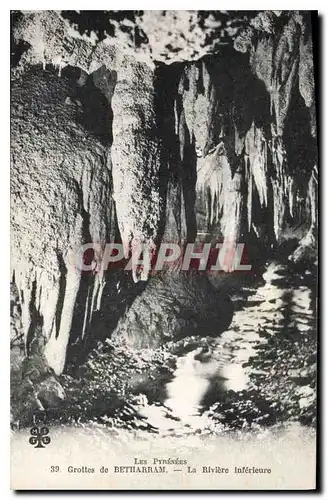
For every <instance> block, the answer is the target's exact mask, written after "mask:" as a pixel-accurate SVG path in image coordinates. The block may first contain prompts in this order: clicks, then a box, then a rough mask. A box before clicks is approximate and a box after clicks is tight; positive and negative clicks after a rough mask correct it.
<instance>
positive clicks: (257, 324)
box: [142, 263, 316, 430]
mask: <svg viewBox="0 0 328 500" xmlns="http://www.w3.org/2000/svg"><path fill="white" fill-rule="evenodd" d="M313 279H314V278H313V275H312V276H311V275H309V274H305V275H304V276H301V275H297V274H295V273H293V272H291V271H290V270H288V268H287V267H286V266H284V265H282V264H278V263H270V264H269V265H268V266H267V269H266V271H265V273H264V274H263V276H262V280H261V282H259V283H256V284H254V285H252V286H250V285H249V284H248V286H245V287H242V288H241V289H240V290H239V291H238V293H236V294H235V295H234V296H233V297H232V299H233V301H234V303H235V314H234V318H233V322H232V324H231V326H230V328H229V330H227V331H226V332H224V333H223V334H222V335H221V337H219V338H218V339H213V338H211V339H207V341H206V342H204V339H201V340H200V341H199V344H200V345H199V346H197V345H196V346H195V348H194V349H193V350H191V351H189V352H187V354H184V355H182V356H181V357H180V358H179V359H178V361H177V367H176V370H175V372H174V374H173V379H172V380H170V381H169V382H168V383H167V384H166V394H167V399H166V400H165V401H164V405H162V406H160V405H155V406H153V405H149V406H147V407H145V408H143V410H142V412H143V415H144V416H145V417H147V419H148V420H149V421H150V422H151V423H152V425H154V426H156V427H158V428H159V429H160V430H164V429H169V428H170V429H174V428H175V429H177V428H178V427H181V426H188V427H190V428H193V429H195V428H198V429H204V428H205V427H208V426H209V425H210V424H209V420H208V417H209V413H208V412H206V410H207V409H208V408H209V407H210V405H213V403H215V402H219V404H218V405H217V408H218V411H219V410H220V408H222V411H223V413H225V415H224V419H225V422H228V423H229V418H227V413H229V412H232V411H233V410H232V409H231V408H233V405H235V406H236V408H237V410H235V411H236V412H237V413H239V414H242V413H243V412H244V414H245V415H246V416H245V421H247V418H248V420H252V419H253V418H254V420H256V418H257V419H258V420H259V421H260V418H261V415H263V416H264V417H265V419H266V421H270V422H274V421H276V418H277V417H276V415H277V414H278V410H277V408H278V407H280V406H281V405H280V402H281V401H280V400H279V397H280V396H279V391H281V400H283V398H287V399H288V398H289V396H288V391H289V385H290V384H292V383H294V382H295V380H296V381H297V384H299V385H297V386H296V387H297V389H296V390H295V387H294V386H293V387H294V389H293V390H294V392H293V394H296V395H297V394H298V396H299V397H298V401H297V402H295V405H296V406H295V408H296V410H295V411H294V413H295V412H296V413H297V411H298V408H299V409H302V405H303V407H304V404H305V405H306V404H308V401H310V400H305V403H304V397H310V398H311V397H312V399H313V398H314V397H315V394H314V387H313V383H312V382H313V377H312V378H311V377H310V378H309V374H308V371H309V369H310V368H311V366H310V362H309V360H308V359H305V358H308V357H309V356H310V354H313V352H315V330H316V319H315V297H314V296H315V293H314V290H313ZM307 344H311V345H312V347H311V346H310V347H311V348H310V350H307V347H306V345H307ZM313 344H314V347H313ZM304 346H305V347H304ZM311 349H312V351H311ZM309 353H310V354H309ZM312 357H313V356H312ZM310 361H311V360H310ZM313 362H314V363H315V359H314V360H313V359H312V363H313ZM309 367H310V368H309ZM311 369H312V371H313V368H311ZM304 370H305V371H304ZM306 370H307V371H306ZM304 373H305V375H306V376H305V382H304ZM293 377H294V378H293ZM302 377H303V378H302ZM307 377H308V378H307ZM299 380H301V382H299ZM311 384H312V386H311ZM254 391H256V394H255V396H252V397H253V398H254V399H255V401H256V405H255V406H256V407H255V406H254V405H253V406H254V408H252V411H250V410H249V408H250V407H251V406H252V404H253V403H250V402H249V401H247V398H250V397H251V395H252V394H253V393H254ZM270 391H271V392H272V393H273V396H272V395H270V394H269V393H270ZM297 391H298V392H297ZM304 394H305V396H304ZM261 398H262V399H263V401H258V400H259V399H261ZM275 398H276V399H275ZM311 401H312V400H311ZM230 402H231V403H232V406H231V408H230ZM241 402H242V403H243V404H242V405H241ZM238 405H239V407H238ZM297 405H298V406H297ZM287 406H288V405H287ZM287 406H286V407H287ZM245 407H246V409H245ZM238 408H239V409H238ZM286 411H287V410H286ZM288 411H289V410H288ZM168 412H169V415H170V419H169V421H168V418H167V417H168ZM292 414H293V411H292V410H291V411H290V415H292ZM258 415H259V416H258ZM288 415H289V414H288ZM239 416H240V415H237V417H236V416H234V417H233V418H234V420H236V418H237V419H238V418H239ZM288 418H289V417H288ZM265 419H264V421H265ZM212 424H213V422H212Z"/></svg>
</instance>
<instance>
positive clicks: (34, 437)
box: [29, 427, 51, 448]
mask: <svg viewBox="0 0 328 500" xmlns="http://www.w3.org/2000/svg"><path fill="white" fill-rule="evenodd" d="M30 434H31V437H30V439H29V443H30V444H31V445H33V446H34V448H44V447H45V446H46V445H47V444H49V443H50V441H51V439H50V436H48V434H49V429H48V427H41V429H39V427H32V429H31V430H30Z"/></svg>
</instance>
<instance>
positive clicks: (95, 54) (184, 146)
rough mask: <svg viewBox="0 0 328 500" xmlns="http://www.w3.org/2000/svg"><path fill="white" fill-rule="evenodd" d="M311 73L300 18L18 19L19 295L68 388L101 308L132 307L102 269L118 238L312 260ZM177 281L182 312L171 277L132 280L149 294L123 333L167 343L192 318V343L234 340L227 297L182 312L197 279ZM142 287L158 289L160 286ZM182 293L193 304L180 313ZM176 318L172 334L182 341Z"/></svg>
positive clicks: (129, 243) (170, 14)
mask: <svg viewBox="0 0 328 500" xmlns="http://www.w3.org/2000/svg"><path fill="white" fill-rule="evenodd" d="M313 75H314V71H313V53H312V34H311V16H310V15H309V14H306V13H303V12H296V11H295V12H289V11H284V12H283V11H281V12H280V11H276V12H253V11H248V12H245V13H244V12H225V11H224V12H220V11H148V12H146V11H145V12H143V11H105V12H100V11H94V12H80V13H77V12H75V11H61V12H57V11H56V12H55V11H38V12H36V11H35V12H31V11H29V12H23V13H22V12H18V11H15V12H13V14H12V96H11V102H12V105H11V106H12V107H11V119H12V129H11V137H12V143H11V152H12V161H11V168H12V174H11V181H12V186H11V193H12V198H11V199H12V209H11V216H12V281H13V283H14V284H15V286H16V287H17V292H18V302H19V305H20V308H21V322H22V331H23V333H24V339H25V340H24V346H25V349H26V355H27V356H32V355H33V353H36V352H42V353H44V355H45V357H46V360H47V363H48V364H49V365H50V366H51V367H52V368H53V369H54V371H55V372H56V373H57V374H60V373H61V372H62V371H63V369H64V367H65V360H66V351H67V345H68V344H69V343H70V342H75V341H76V340H77V339H83V338H84V337H85V336H86V335H87V336H88V335H91V336H92V331H93V330H94V329H95V328H96V327H95V325H94V324H93V318H94V315H95V313H96V312H98V313H99V315H102V316H106V315H110V314H111V311H110V310H106V307H105V306H104V303H106V300H107V299H108V297H109V295H110V297H111V300H112V301H115V300H116V301H120V300H121V297H123V296H124V293H125V292H124V290H123V291H122V290H121V288H120V283H121V282H122V280H123V274H124V273H123V272H122V273H121V274H120V273H118V274H119V277H118V275H117V274H110V273H103V272H99V259H100V256H101V254H102V250H103V247H104V244H105V243H106V242H108V241H122V243H123V245H124V252H125V257H126V258H127V257H128V255H129V252H130V251H131V249H132V250H133V248H134V247H135V246H136V245H139V244H143V245H144V246H145V247H146V248H147V249H148V250H149V251H150V252H151V251H152V250H153V249H154V248H155V247H156V245H157V244H158V243H159V242H160V241H169V242H175V243H178V244H181V245H183V244H185V243H186V242H188V241H189V242H190V241H191V242H192V241H195V240H198V241H212V240H215V241H218V240H220V241H226V242H229V243H230V244H233V245H235V244H236V243H238V242H246V243H251V242H253V243H252V244H254V242H255V244H256V245H258V246H260V247H261V248H262V247H263V248H266V249H270V248H272V247H274V246H277V245H279V244H280V243H281V242H282V241H283V240H284V239H286V238H290V237H293V238H295V239H296V240H297V242H298V243H299V246H298V248H296V249H295V254H293V255H291V257H290V258H291V259H294V260H299V259H301V258H302V257H303V256H304V255H309V253H311V249H313V248H315V246H316V231H317V152H316V120H315V94H314V76H313ZM86 243H92V244H94V248H95V250H94V252H93V253H92V256H91V262H92V266H91V267H92V269H93V270H94V272H92V271H91V272H90V273H85V274H82V275H81V273H80V272H79V270H78V269H77V268H76V265H75V257H76V253H77V252H78V250H79V249H80V248H81V246H82V245H84V244H86ZM177 276H178V277H175V278H174V279H175V280H176V281H174V279H173V281H172V283H175V284H176V283H179V285H177V289H178V291H176V290H175V291H174V292H173V295H170V297H169V298H168V295H167V290H168V287H169V286H170V285H169V284H168V282H167V281H165V280H166V278H165V279H164V281H162V282H161V281H160V278H157V279H154V278H151V279H150V282H149V284H146V288H140V284H138V283H135V284H133V282H130V283H129V285H128V287H127V288H126V289H125V291H126V290H131V288H132V289H133V290H134V291H133V292H132V299H131V300H130V302H129V301H127V302H126V304H127V305H130V304H131V303H133V298H134V297H136V296H137V298H136V299H135V302H134V303H133V305H132V306H131V308H130V309H129V310H128V311H127V312H126V313H125V314H121V316H119V317H118V318H117V321H118V325H117V328H116V330H115V333H114V336H119V335H122V338H123V337H124V336H126V338H128V339H133V342H132V343H134V344H135V345H139V346H140V345H144V342H143V340H144V339H147V340H146V341H145V344H146V345H147V346H151V345H153V344H156V345H157V344H158V343H160V342H161V341H163V339H165V336H168V337H169V336H170V335H169V330H170V329H173V330H175V332H176V335H177V336H180V335H183V332H184V331H187V330H188V325H187V324H186V317H185V315H186V314H187V313H188V314H187V315H189V316H190V317H191V318H192V313H191V310H194V311H198V313H199V318H200V319H199V318H198V319H197V321H196V322H195V324H194V325H193V326H192V329H195V328H196V329H197V326H198V327H199V326H201V327H204V328H205V327H206V321H208V318H207V319H206V316H208V315H209V316H210V318H211V321H213V322H214V323H213V324H214V325H216V327H217V328H216V327H215V328H214V330H215V331H217V332H219V331H222V330H223V329H224V328H226V326H227V325H228V324H229V322H230V321H231V312H230V308H229V307H228V308H227V309H226V316H225V317H223V319H222V315H224V311H225V307H223V306H222V303H223V304H226V302H225V300H226V299H225V298H224V296H223V295H220V293H218V294H217V295H216V294H214V295H213V297H212V299H211V301H210V303H211V307H209V306H206V304H205V303H206V300H204V298H201V297H202V294H203V291H202V290H205V289H206V290H208V287H209V283H208V282H207V280H206V278H202V279H201V282H202V283H201V284H200V281H199V282H198V283H199V289H200V292H199V298H200V301H199V303H198V304H197V298H196V301H195V300H194V301H193V300H191V302H190V305H186V304H188V300H189V299H188V297H189V298H190V297H194V292H193V291H192V287H195V289H196V288H197V286H198V285H197V283H195V281H197V280H196V279H195V278H190V281H188V278H186V277H182V276H179V274H178V275H177ZM124 279H125V278H124ZM133 279H134V282H137V281H139V280H142V281H147V280H148V279H149V276H148V272H147V271H146V270H142V271H141V272H139V273H138V272H134V273H133ZM159 283H160V285H159ZM187 283H188V284H187ZM190 283H193V285H192V286H191V288H190ZM172 286H173V285H172ZM180 292H181V293H182V296H183V301H185V303H184V305H183V304H182V303H181V304H180V303H179V304H178V306H177V309H176V310H175V309H174V306H172V304H171V302H170V301H171V300H173V299H172V296H173V298H174V300H178V297H177V294H179V293H180ZM120 293H121V295H120ZM139 293H141V295H139V296H138V294H139ZM162 293H164V295H165V296H166V298H163V300H164V302H163V303H162V302H161V294H162ZM211 293H213V290H212V291H211V292H210V294H211ZM153 294H155V295H156V294H157V295H156V298H155V301H154V304H157V305H156V307H155V306H154V307H155V310H154V311H152V310H151V307H152V306H151V307H150V308H148V309H147V307H148V306H147V301H148V299H147V297H150V296H152V295H153ZM125 298H126V294H125ZM166 300H167V301H168V302H167V304H166V302H165V301H166ZM215 301H217V304H218V308H217V309H215ZM221 302H222V303H221ZM139 303H142V304H143V305H142V307H141V309H140V310H139V309H138V307H139V305H140V304H139ZM220 304H221V305H220ZM165 307H167V308H168V309H167V310H169V309H170V308H171V307H173V310H172V311H171V309H170V311H171V312H170V313H169V315H168V316H167V318H170V315H172V318H171V319H172V324H175V325H176V326H175V327H174V326H172V324H171V325H167V329H168V330H167V329H166V328H164V326H163V325H165V321H166V320H165V317H166V309H165ZM197 308H199V310H198V309H197ZM173 311H175V312H173ZM139 314H143V318H142V319H141V320H140V322H139V321H138V318H136V316H138V315H139ZM99 315H98V316H99ZM154 315H155V316H156V318H155V320H154V321H153V316H154ZM167 318H166V319H167ZM164 320H165V321H164ZM203 320H204V321H203ZM117 321H116V322H117ZM190 321H191V322H192V320H190ZM157 323H158V325H159V326H158V331H157V333H156V332H155V331H154V332H153V331H152V329H155V330H156V328H155V326H156V324H157ZM160 323H161V326H160ZM204 325H205V326H204ZM189 326H190V325H189ZM114 327H115V325H113V329H114ZM145 329H146V330H147V331H146V333H145ZM142 332H143V333H142ZM111 333H112V332H111V331H108V332H107V331H106V332H105V333H104V336H106V335H108V336H109V335H110V334H111ZM213 334H214V333H213Z"/></svg>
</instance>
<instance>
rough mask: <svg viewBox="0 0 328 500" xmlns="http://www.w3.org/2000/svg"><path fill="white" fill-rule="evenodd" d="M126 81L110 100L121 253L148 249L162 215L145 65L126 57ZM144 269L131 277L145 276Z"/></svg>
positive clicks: (158, 150) (158, 147)
mask: <svg viewBox="0 0 328 500" xmlns="http://www.w3.org/2000/svg"><path fill="white" fill-rule="evenodd" d="M126 64H127V65H128V64H129V71H127V70H126V79H125V80H120V79H119V80H118V82H117V84H116V88H115V91H114V95H113V99H112V108H113V114H114V117H113V145H112V149H111V159H112V164H113V190H114V194H113V197H114V200H115V206H116V213H117V220H118V226H119V230H120V233H121V238H122V243H123V247H124V252H125V256H126V257H128V255H129V251H130V250H131V249H132V252H133V251H135V249H137V248H138V246H140V245H143V247H144V248H145V250H146V251H148V252H152V251H153V250H154V249H155V243H156V240H157V239H158V235H159V229H160V225H161V221H162V218H163V215H164V214H163V210H164V206H165V205H164V193H163V189H162V186H161V175H162V171H163V168H164V165H163V161H162V154H163V152H162V142H161V139H160V137H159V136H158V135H157V132H156V116H155V110H154V106H155V92H154V75H153V73H152V72H151V71H150V70H149V68H147V67H146V66H145V65H140V64H137V63H136V62H135V61H130V62H129V61H128V60H126ZM147 277H148V271H147V270H145V269H144V271H142V272H141V274H140V276H138V275H137V272H136V270H135V269H133V278H134V280H135V281H138V279H141V280H147Z"/></svg>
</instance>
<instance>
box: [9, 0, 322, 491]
mask: <svg viewBox="0 0 328 500" xmlns="http://www.w3.org/2000/svg"><path fill="white" fill-rule="evenodd" d="M153 7H154V3H153V2H151V1H143V2H138V4H137V5H136V2H132V1H128V0H120V1H117V2H115V1H114V2H113V1H111V2H109V1H108V0H107V1H97V2H96V1H93V2H83V1H81V0H80V1H79V2H77V1H65V2H60V1H59V2H47V3H46V2H40V1H39V0H38V1H35V0H34V1H30V2H23V1H17V2H13V5H11V6H10V7H9V6H5V7H2V8H1V12H0V23H1V26H0V33H1V46H0V50H1V70H2V71H1V78H0V84H1V92H0V97H1V107H0V110H1V112H0V119H1V122H0V123H1V128H0V131H1V132H0V139H1V150H0V151H1V153H2V154H1V181H0V190H1V191H0V204H1V205H0V214H1V236H2V238H1V240H2V241H1V246H0V249H1V260H0V262H1V265H2V273H1V278H2V279H1V286H0V294H1V297H0V314H1V317H0V325H1V327H2V328H1V333H0V353H1V362H0V370H1V371H0V380H1V396H0V397H1V400H0V404H1V406H0V408H1V410H0V418H1V425H0V429H1V430H0V435H1V454H0V488H1V494H2V495H1V496H3V497H4V498H7V496H11V495H13V494H14V493H13V492H10V491H9V432H8V429H9V286H8V283H9V68H10V66H9V64H10V62H9V53H10V50H9V9H10V8H11V9H22V10H37V9H54V10H60V9H66V10H74V9H77V10H105V9H113V10H114V9H117V10H119V9H125V10H133V9H136V8H137V9H138V10H146V9H147V8H148V9H149V10H153ZM247 7H248V8H249V10H266V9H268V10H270V9H272V10H294V9H295V10H296V9H297V10H309V9H312V10H318V11H319V14H320V15H321V16H323V18H322V23H321V33H322V46H321V52H322V58H321V64H322V65H324V67H323V68H322V69H321V76H322V81H321V82H320V86H321V100H320V103H319V105H320V108H321V113H320V114H321V123H320V127H321V134H320V136H321V165H320V171H321V203H322V206H321V223H322V225H321V231H320V232H321V240H322V241H321V258H322V259H323V257H324V255H325V249H327V241H326V240H327V238H328V227H327V225H326V221H327V220H328V213H327V212H328V203H327V198H328V194H327V193H328V185H327V184H328V180H327V179H328V176H327V175H324V174H323V172H324V170H325V168H326V165H325V152H326V151H325V150H326V144H327V140H328V137H327V134H326V130H327V129H326V127H325V124H326V117H327V99H325V95H324V91H325V89H326V88H327V64H325V63H326V61H327V58H326V54H327V53H328V50H327V43H328V42H327V41H328V33H327V23H326V15H327V10H328V7H327V2H324V1H316V2H309V1H307V2H305V1H304V0H298V1H297V2H296V1H287V0H284V1H281V0H279V1H278V0H277V1H275V2H268V1H263V0H262V1H253V2H252V4H251V6H250V7H249V4H248V5H247ZM199 8H201V9H203V10H208V9H218V8H220V9H226V10H232V9H234V10H246V5H245V2H243V1H234V2H231V1H229V2H224V3H223V4H222V3H221V2H213V1H208V0H202V2H194V1H189V2H184V1H178V0H174V1H166V2H163V1H160V0H158V1H157V2H156V9H177V10H185V9H188V10H194V9H195V10H196V9H199ZM325 28H326V29H325ZM321 267H322V273H321V312H322V315H323V318H322V325H321V343H322V346H321V358H322V362H321V370H322V375H321V385H322V396H324V393H325V387H327V386H328V381H327V380H326V379H327V373H328V372H327V370H326V369H325V362H326V361H328V353H327V346H328V343H327V342H325V339H324V337H325V335H326V333H327V331H328V328H327V326H328V325H327V324H326V317H325V315H324V312H325V311H326V310H327V308H328V304H327V301H326V298H327V297H326V296H324V294H323V289H324V285H325V284H326V281H327V267H326V266H325V265H324V262H321ZM326 410H327V399H324V398H323V400H322V411H323V415H325V416H326V415H327V411H326ZM324 422H325V418H322V426H323V425H324ZM322 437H323V438H324V439H323V444H324V446H323V447H322V446H321V449H322V448H324V449H326V446H325V445H327V433H326V432H324V429H322ZM322 455H324V451H323V449H322ZM324 458H325V457H324V456H323V465H324V468H323V470H322V480H323V485H324V486H325V480H324V478H325V477H327V472H328V465H327V460H325V459H324ZM31 495H33V493H31ZM44 495H45V494H38V497H39V498H42V497H44ZM94 495H95V494H92V493H89V494H88V496H89V497H93V496H94ZM128 495H129V494H126V496H128ZM219 495H220V496H222V495H223V496H226V497H227V498H229V497H231V494H229V495H227V494H224V493H219ZM61 496H62V497H64V498H68V494H63V493H61ZM110 496H111V498H115V497H117V498H122V496H125V495H122V494H120V495H116V494H111V495H110ZM164 496H166V495H164ZM176 496H177V495H176V494H171V495H170V497H171V498H174V497H176ZM193 496H194V497H202V496H203V495H202V494H197V495H193ZM234 496H240V497H242V495H241V494H235V495H234ZM282 496H283V497H284V496H286V497H287V495H282ZM293 496H294V498H295V495H293Z"/></svg>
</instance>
